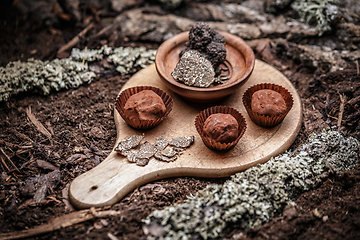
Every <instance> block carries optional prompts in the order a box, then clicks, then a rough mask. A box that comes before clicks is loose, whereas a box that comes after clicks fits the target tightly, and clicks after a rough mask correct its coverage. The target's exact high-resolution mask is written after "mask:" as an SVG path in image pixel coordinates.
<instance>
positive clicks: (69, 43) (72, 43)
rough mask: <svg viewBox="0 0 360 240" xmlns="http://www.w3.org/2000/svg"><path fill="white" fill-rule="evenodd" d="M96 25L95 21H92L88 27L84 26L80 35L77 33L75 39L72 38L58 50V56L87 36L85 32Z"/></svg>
mask: <svg viewBox="0 0 360 240" xmlns="http://www.w3.org/2000/svg"><path fill="white" fill-rule="evenodd" d="M93 27H94V23H90V24H89V25H87V26H86V28H84V29H83V30H82V31H81V32H80V33H79V34H78V35H76V36H75V37H74V38H73V39H71V40H70V42H68V43H67V44H65V45H64V46H62V47H61V48H60V49H59V50H58V51H57V56H60V55H61V54H62V53H63V52H65V51H66V50H68V49H70V48H72V47H74V46H75V45H76V44H77V43H78V42H79V41H80V39H81V38H82V37H84V36H85V34H86V33H87V32H88V31H89V30H90V29H92V28H93Z"/></svg>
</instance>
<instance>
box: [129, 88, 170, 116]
mask: <svg viewBox="0 0 360 240" xmlns="http://www.w3.org/2000/svg"><path fill="white" fill-rule="evenodd" d="M165 111H166V107H165V104H164V102H163V100H162V99H161V97H160V96H159V95H157V94H156V93H155V92H153V91H152V90H143V91H140V92H138V93H136V94H134V95H132V96H130V97H129V99H128V100H127V101H126V103H125V106H124V113H125V114H126V115H127V116H128V117H129V118H130V119H131V118H137V119H139V120H156V119H158V118H161V117H162V116H163V115H164V113H165Z"/></svg>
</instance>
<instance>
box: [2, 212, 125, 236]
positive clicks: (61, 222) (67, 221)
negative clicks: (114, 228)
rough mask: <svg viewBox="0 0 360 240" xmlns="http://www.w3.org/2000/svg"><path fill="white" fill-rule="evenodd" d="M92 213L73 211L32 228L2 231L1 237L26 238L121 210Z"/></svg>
mask: <svg viewBox="0 0 360 240" xmlns="http://www.w3.org/2000/svg"><path fill="white" fill-rule="evenodd" d="M93 212H94V213H92V211H91V210H89V209H87V210H81V211H77V212H72V213H69V214H66V215H62V216H60V217H57V218H54V219H52V220H50V222H49V223H46V224H43V225H40V226H36V227H34V228H32V229H26V230H22V231H18V232H11V233H1V234H0V239H19V238H26V237H30V236H36V235H39V234H43V233H47V232H51V231H55V230H58V229H61V228H66V227H69V226H72V225H75V224H78V223H81V222H85V221H88V220H90V219H94V218H104V217H112V216H119V215H120V212H118V211H114V210H107V211H94V210H93Z"/></svg>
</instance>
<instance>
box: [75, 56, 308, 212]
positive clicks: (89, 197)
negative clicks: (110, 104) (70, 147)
mask: <svg viewBox="0 0 360 240" xmlns="http://www.w3.org/2000/svg"><path fill="white" fill-rule="evenodd" d="M258 83H275V84H278V85H281V86H283V87H285V88H286V89H288V90H289V91H290V93H291V94H292V96H293V98H294V105H293V107H292V109H291V111H290V112H289V113H288V115H287V116H286V118H285V119H284V121H283V122H282V123H281V124H280V125H278V126H276V127H273V128H262V127H259V126H257V125H255V124H254V123H253V122H252V121H251V120H250V118H249V116H248V114H247V112H246V110H245V107H244V106H243V104H242V96H243V93H244V92H245V90H246V89H247V88H249V87H251V86H253V85H256V84H258ZM142 85H143V86H145V85H149V86H155V87H158V88H160V89H162V90H164V91H165V92H167V93H168V94H170V95H171V97H172V98H173V100H174V107H173V110H172V112H171V113H170V114H169V116H168V117H167V118H166V119H165V120H164V121H163V122H162V123H160V125H158V126H157V127H155V128H154V129H151V130H146V131H139V130H136V129H133V128H131V127H129V125H127V124H126V123H125V121H124V120H123V119H122V118H121V117H120V115H119V113H118V112H117V111H116V110H115V111H114V118H115V124H116V129H117V134H118V135H117V140H116V144H115V146H117V145H118V143H119V142H120V141H122V140H125V139H126V138H128V137H129V136H131V135H134V134H142V133H145V140H146V141H148V142H150V143H154V142H155V139H156V138H157V137H159V136H164V137H166V138H167V139H169V140H171V139H172V138H174V137H176V136H195V142H194V144H193V145H192V146H191V147H190V148H188V149H186V150H185V151H184V152H183V154H182V155H180V157H179V158H178V159H177V160H176V161H174V162H170V163H167V162H162V161H158V160H156V159H154V158H152V159H151V160H150V162H149V164H148V165H146V166H145V167H140V166H137V165H136V164H134V163H129V162H128V161H127V159H126V158H124V157H122V156H121V155H120V154H118V153H116V152H115V151H112V152H111V153H110V155H109V156H108V157H107V158H106V159H105V160H104V161H103V162H102V163H100V164H99V165H98V166H96V167H95V168H93V169H92V170H90V171H88V172H86V173H84V174H82V175H80V176H78V177H77V178H75V179H74V181H73V182H72V183H71V185H70V188H69V193H70V200H71V203H72V204H73V205H74V206H75V207H76V208H88V207H92V206H95V207H100V206H106V205H111V204H114V203H116V202H118V201H119V200H120V199H121V198H122V197H124V196H125V195H126V194H127V193H129V192H130V191H132V190H133V189H134V188H136V187H138V186H140V185H142V184H145V183H148V182H150V181H154V180H157V179H162V178H167V177H176V176H194V177H225V176H230V175H231V174H234V173H237V172H240V171H244V170H246V169H248V168H249V167H252V166H254V165H256V164H259V163H264V162H266V161H268V160H269V159H270V158H271V157H273V156H276V155H278V154H280V153H283V152H284V151H285V150H286V149H287V148H288V147H289V146H290V145H291V144H292V143H293V141H294V140H295V138H296V136H297V134H298V133H299V130H300V127H301V120H302V107H301V101H300V97H299V95H298V94H297V92H296V90H295V88H294V87H293V85H292V84H291V82H290V81H289V80H288V79H287V78H286V77H285V76H284V75H283V74H282V73H280V72H279V71H277V70H276V69H275V68H273V67H272V66H270V65H268V64H266V63H264V62H262V61H259V60H256V63H255V68H254V71H253V73H252V75H251V77H250V78H249V80H248V81H247V82H246V83H245V85H244V86H243V87H242V88H241V89H240V90H239V91H238V92H236V93H233V94H232V95H230V96H229V97H227V98H226V99H224V100H222V101H220V102H218V103H216V105H228V106H231V107H233V108H236V109H237V110H238V111H239V112H241V113H242V114H243V115H244V117H245V119H246V123H247V129H246V132H245V134H244V136H243V137H242V138H241V139H240V141H239V143H238V144H237V145H236V146H235V148H233V149H232V150H230V151H227V152H216V151H213V150H210V149H209V148H207V147H206V146H205V145H204V143H203V142H202V140H201V138H200V136H199V134H198V133H197V131H196V129H195V125H194V120H195V117H196V115H197V114H198V113H199V112H200V111H201V110H203V109H205V108H207V107H209V106H211V105H204V104H201V105H200V104H194V103H191V102H187V101H184V100H183V99H182V98H180V97H179V96H178V95H176V94H175V93H173V92H171V91H170V90H169V89H167V88H166V85H165V84H164V83H163V82H162V81H161V80H160V78H159V76H158V74H157V72H156V70H155V65H151V66H149V67H147V68H146V69H143V70H141V71H140V72H138V73H137V74H135V75H134V76H133V77H132V78H131V79H130V80H129V81H128V82H127V83H126V84H125V85H124V86H123V88H122V89H126V88H130V87H134V86H142ZM212 105H215V104H212Z"/></svg>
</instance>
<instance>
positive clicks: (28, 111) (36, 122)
mask: <svg viewBox="0 0 360 240" xmlns="http://www.w3.org/2000/svg"><path fill="white" fill-rule="evenodd" d="M26 115H27V116H28V118H29V119H30V121H31V122H32V123H33V124H34V125H35V127H36V128H37V129H38V130H39V132H41V133H42V134H44V135H45V136H46V137H47V138H48V139H51V133H50V132H49V131H48V130H47V129H46V128H45V127H44V125H42V123H41V122H39V120H37V119H36V117H35V115H34V114H33V113H32V112H31V107H30V106H29V107H28V108H27V109H26Z"/></svg>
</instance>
